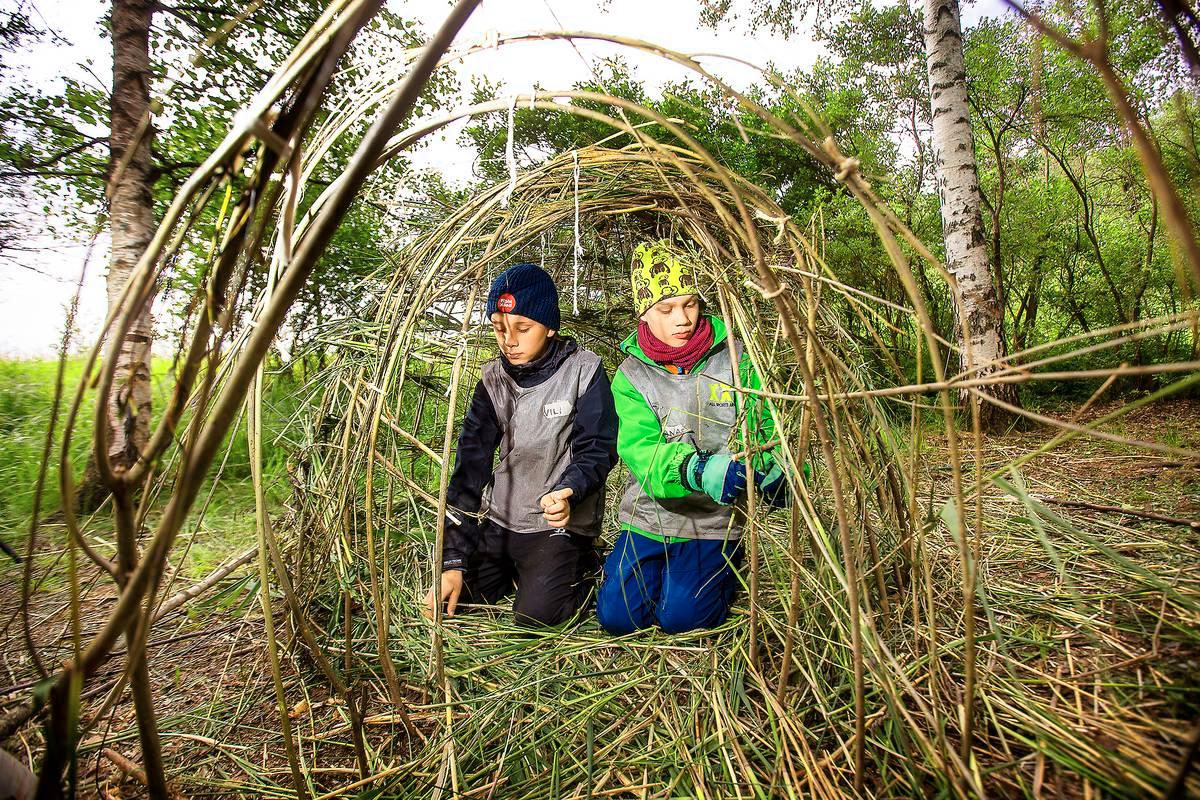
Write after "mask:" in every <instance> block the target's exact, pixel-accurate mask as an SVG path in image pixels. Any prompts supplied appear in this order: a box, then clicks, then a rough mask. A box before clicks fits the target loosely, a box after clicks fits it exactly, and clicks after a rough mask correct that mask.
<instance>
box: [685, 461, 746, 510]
mask: <svg viewBox="0 0 1200 800" xmlns="http://www.w3.org/2000/svg"><path fill="white" fill-rule="evenodd" d="M683 474H684V476H685V478H686V480H687V483H688V487H689V488H690V489H691V490H692V491H694V492H704V493H705V494H706V495H708V496H709V497H711V498H712V499H713V501H714V502H716V503H720V504H721V505H723V506H727V505H729V504H730V503H732V502H733V501H734V500H736V499H737V496H738V495H739V494H741V493H742V492H743V491H745V489H746V465H745V464H743V463H742V462H740V461H734V460H733V457H732V456H730V455H729V454H728V453H716V454H715V455H704V454H701V453H695V454H693V455H691V456H688V460H687V462H685V464H684V470H683Z"/></svg>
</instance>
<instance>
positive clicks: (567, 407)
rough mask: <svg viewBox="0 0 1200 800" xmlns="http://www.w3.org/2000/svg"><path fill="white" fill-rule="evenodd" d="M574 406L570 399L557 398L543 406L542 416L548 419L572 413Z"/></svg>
mask: <svg viewBox="0 0 1200 800" xmlns="http://www.w3.org/2000/svg"><path fill="white" fill-rule="evenodd" d="M573 408H574V406H572V405H571V401H570V400H556V401H555V402H553V403H546V405H544V406H542V416H543V417H545V418H546V419H558V418H559V417H565V416H567V415H568V414H570V413H571V411H572V409H573Z"/></svg>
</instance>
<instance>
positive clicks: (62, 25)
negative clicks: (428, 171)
mask: <svg viewBox="0 0 1200 800" xmlns="http://www.w3.org/2000/svg"><path fill="white" fill-rule="evenodd" d="M17 2H18V0H0V7H12V6H13V5H14V4H16V3H17ZM738 4H741V5H747V0H735V7H736V6H737V5H738ZM25 5H26V7H30V6H32V9H33V12H34V18H35V20H36V21H38V22H39V23H40V24H41V25H43V26H44V27H48V28H49V29H51V30H52V31H54V32H55V33H56V34H57V35H58V37H61V38H59V39H47V40H44V41H43V42H41V43H39V44H38V45H37V46H36V47H33V48H31V49H30V50H29V51H28V52H25V53H19V54H15V55H14V56H12V57H10V58H9V59H8V63H9V64H12V65H14V66H15V67H16V68H17V69H19V70H21V71H22V76H23V78H24V79H26V80H28V81H29V82H30V83H32V84H34V85H40V86H44V87H47V89H48V90H51V91H52V90H53V87H54V86H55V84H56V83H57V82H58V81H59V79H60V78H59V76H61V75H63V74H69V75H75V76H79V77H82V76H85V75H87V71H86V68H83V67H80V66H78V65H79V64H82V63H83V62H85V61H87V60H89V59H90V60H91V61H92V62H93V64H92V66H91V67H90V70H91V73H92V74H93V75H95V76H98V77H99V78H100V79H101V80H103V81H105V82H107V80H108V79H109V77H110V75H111V66H110V64H111V61H110V55H109V50H108V48H109V44H108V42H107V41H106V40H104V39H103V38H102V37H101V30H100V25H99V21H100V19H101V17H102V15H103V11H104V8H105V6H106V4H105V3H103V2H99V1H98V0H36V2H33V3H28V2H26V3H25ZM449 5H450V4H449V2H448V1H447V0H409V2H400V1H399V0H389V7H390V8H392V9H393V10H394V11H396V12H397V13H399V14H402V15H404V16H406V17H409V18H416V19H418V20H420V22H421V23H422V25H423V27H424V29H425V30H426V32H431V31H432V30H433V29H434V28H435V27H436V26H437V24H438V23H439V22H440V21H441V19H442V18H443V16H444V15H445V13H446V11H447V9H448V8H449ZM999 13H1001V8H1000V3H999V0H983V2H980V3H977V4H974V5H972V6H970V7H967V8H965V9H964V12H963V14H964V23H966V24H970V23H971V22H972V21H973V20H974V19H977V18H978V17H979V16H981V15H983V14H987V15H998V14H999ZM698 17H699V4H698V3H697V2H696V0H609V2H604V1H603V0H601V1H600V2H594V1H593V0H484V2H483V3H482V5H481V7H480V8H479V9H478V10H477V11H476V12H475V14H474V15H473V16H472V18H471V20H470V21H469V22H468V23H467V26H466V27H465V28H464V30H463V32H462V34H461V35H460V39H459V41H461V42H481V41H485V40H486V39H487V37H488V36H489V34H492V35H494V34H495V33H499V34H502V35H503V34H508V33H518V32H523V31H541V30H555V29H559V28H560V27H561V28H564V29H567V30H586V31H597V32H606V33H619V34H622V35H624V36H629V37H634V38H640V39H646V40H648V41H651V42H654V43H656V44H662V45H664V46H666V47H668V48H670V49H674V50H680V51H684V52H690V53H720V54H723V55H729V56H735V57H738V58H741V59H745V60H747V61H750V62H751V63H754V64H758V65H761V66H767V64H768V63H770V64H773V65H774V66H776V67H777V68H779V69H781V70H783V71H787V70H790V69H794V68H797V67H807V66H809V65H811V64H812V63H813V61H814V60H815V59H816V58H817V56H818V55H819V54H820V49H819V48H818V47H817V46H816V45H814V44H813V43H812V41H811V40H810V39H808V38H807V37H804V36H798V37H794V38H793V39H791V40H787V41H785V40H783V39H782V38H779V37H775V36H767V35H764V34H763V33H761V32H760V33H758V34H754V35H751V33H750V32H748V31H746V30H745V29H743V28H741V27H739V26H736V25H730V26H723V27H722V28H721V29H720V30H716V31H714V30H711V29H708V28H704V27H702V26H701V25H700V24H699V18H698ZM39 18H40V19H39ZM560 23H561V25H560ZM64 40H65V41H66V42H69V43H70V44H69V46H66V45H64V44H63V41H64ZM618 53H620V54H622V55H624V56H625V57H626V58H627V60H628V61H629V63H630V65H631V66H632V67H633V68H634V72H635V74H636V76H637V77H638V78H639V79H640V80H642V81H644V82H645V83H646V84H647V85H648V86H649V87H650V88H651V89H652V90H653V89H655V88H657V87H659V86H661V85H662V84H663V83H665V82H667V81H670V80H675V79H678V78H681V77H683V76H684V74H685V73H684V72H683V70H682V69H681V68H679V67H676V66H674V65H673V64H670V63H668V62H665V61H663V60H661V59H656V58H653V57H650V56H645V55H642V54H639V53H635V52H633V51H625V50H618V49H616V48H613V47H611V46H603V45H592V44H581V45H580V46H579V52H576V51H575V50H574V49H573V48H572V47H571V46H570V45H569V44H568V43H566V42H542V43H534V44H524V45H515V46H511V47H505V48H500V49H497V50H490V51H485V52H482V53H480V54H478V55H476V56H473V57H472V58H470V59H468V60H467V61H466V62H464V64H463V65H462V66H460V68H459V73H460V76H461V77H462V78H463V85H464V87H469V85H470V83H469V80H470V78H471V77H472V76H477V75H483V76H487V78H488V79H489V80H491V81H500V82H502V83H503V84H504V85H505V86H506V87H507V88H508V89H509V90H511V91H513V92H525V91H528V89H529V88H530V87H531V86H532V85H533V83H534V82H535V81H536V82H537V83H538V84H539V85H541V86H542V87H544V88H547V89H561V88H569V87H570V86H571V85H572V84H574V83H576V82H578V81H582V80H586V79H588V78H590V76H591V72H590V68H591V67H592V66H594V65H595V64H596V62H597V61H598V60H600V59H602V58H604V57H607V56H611V55H615V54H618ZM706 66H708V67H709V68H710V69H711V71H713V72H714V73H716V74H718V75H720V76H722V77H723V78H724V79H725V80H727V81H728V82H729V83H731V84H733V85H734V86H736V87H739V88H744V87H745V86H747V85H748V84H749V83H750V82H751V81H753V80H754V74H753V73H752V72H751V71H749V70H747V69H745V68H744V67H741V66H738V65H736V64H732V63H730V62H728V61H723V60H720V59H709V60H707V62H706ZM88 80H90V81H92V82H94V80H93V79H92V78H90V77H89V78H88ZM458 130H459V129H458V128H452V129H450V130H449V131H448V132H447V133H445V134H443V135H442V136H441V137H439V138H437V139H435V140H433V141H431V143H430V145H429V146H428V147H427V148H425V149H424V150H423V151H422V152H420V153H418V154H417V155H416V156H415V161H416V163H417V165H418V166H429V167H434V168H437V169H439V170H441V171H442V172H444V173H446V174H447V175H449V176H450V177H451V178H453V179H456V180H465V179H466V178H467V177H468V176H469V175H470V164H471V160H472V158H473V155H474V154H473V153H463V152H462V148H461V147H460V145H459V144H458V143H457V141H456V137H457V131H458ZM34 244H35V245H36V252H34V253H31V254H30V255H28V256H27V257H25V258H24V260H23V264H24V265H25V266H26V267H28V268H22V267H20V266H15V265H12V264H6V263H2V262H0V357H42V356H47V355H50V354H52V353H53V352H54V350H55V348H56V347H57V342H58V340H59V339H60V338H61V335H62V326H63V319H64V309H65V307H66V304H67V303H68V301H69V300H70V298H71V296H72V294H73V293H74V287H75V282H76V280H77V279H78V275H79V271H80V268H81V266H82V264H83V254H84V248H83V247H82V246H81V245H78V244H76V245H71V244H67V243H61V244H57V245H56V244H55V242H53V241H51V240H49V239H46V240H44V241H38V242H36V243H34ZM96 250H97V251H96V254H95V255H94V257H93V258H92V263H91V265H90V266H89V268H88V278H87V280H86V281H85V288H84V293H83V299H82V307H81V310H80V316H79V320H78V327H79V330H80V335H79V337H78V340H79V341H78V342H77V344H76V347H77V348H78V347H79V346H80V345H81V344H90V343H91V341H92V340H93V339H94V337H95V336H96V334H97V332H98V330H99V325H100V322H101V321H102V318H103V315H104V304H105V299H104V280H103V274H104V268H105V263H104V262H105V258H106V250H107V243H106V242H104V241H101V242H100V243H99V244H98V247H97V249H96Z"/></svg>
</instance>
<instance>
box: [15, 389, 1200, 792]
mask: <svg viewBox="0 0 1200 800" xmlns="http://www.w3.org/2000/svg"><path fill="white" fill-rule="evenodd" d="M1115 408H1117V406H1116V405H1103V406H1100V407H1097V408H1094V409H1091V410H1089V411H1088V412H1087V413H1086V414H1085V415H1083V416H1082V417H1081V418H1080V419H1079V420H1078V421H1079V422H1084V423H1086V422H1088V421H1090V420H1094V419H1097V418H1099V417H1101V416H1103V415H1104V414H1107V413H1109V412H1111V411H1113V410H1114V409H1115ZM1105 429H1106V430H1108V431H1110V432H1112V433H1115V434H1117V435H1119V436H1121V437H1124V438H1127V439H1134V440H1141V441H1150V442H1158V443H1163V444H1167V445H1169V446H1171V447H1174V448H1178V449H1181V450H1189V449H1190V450H1193V451H1197V450H1200V400H1176V401H1171V402H1163V403H1158V404H1156V405H1153V406H1147V407H1145V408H1142V409H1139V410H1137V411H1134V412H1132V413H1130V414H1129V415H1127V416H1125V417H1124V418H1123V419H1121V420H1120V421H1118V422H1116V423H1114V424H1111V425H1108V426H1106V428H1105ZM1051 437H1052V433H1051V432H1049V431H1047V429H1045V428H1039V429H1036V430H1025V431H1015V432H1011V433H1008V434H1005V435H1003V436H990V437H987V438H986V440H985V442H984V446H983V455H984V462H985V466H987V467H989V468H991V467H1000V466H1003V465H1004V464H1006V463H1010V462H1013V461H1014V460H1016V459H1018V458H1019V457H1021V456H1023V455H1025V454H1028V453H1031V452H1034V451H1035V450H1037V449H1038V448H1039V447H1041V446H1042V445H1043V444H1045V443H1046V442H1047V441H1048V440H1049V439H1050V438H1051ZM929 446H930V457H929V458H927V459H926V462H927V468H928V469H929V470H930V471H931V473H936V472H937V470H938V469H939V464H938V458H937V457H936V455H937V453H939V452H940V451H941V449H943V448H944V441H942V440H941V438H940V437H938V436H937V435H933V434H931V436H930V440H929ZM964 455H965V457H966V461H967V463H968V464H970V463H971V461H972V458H973V456H972V454H971V453H970V452H969V449H968V452H966V453H965V454H964ZM1023 475H1024V478H1025V480H1026V481H1027V484H1028V488H1029V491H1030V492H1031V493H1034V494H1036V495H1037V496H1038V497H1039V498H1041V499H1043V500H1044V501H1045V502H1047V503H1050V504H1053V505H1054V506H1055V508H1056V509H1057V510H1058V511H1059V512H1060V513H1062V514H1063V515H1066V516H1069V517H1072V518H1080V517H1096V516H1100V517H1106V516H1107V517H1113V518H1120V519H1121V521H1122V523H1123V524H1124V525H1127V526H1130V527H1135V528H1136V527H1137V526H1139V525H1168V526H1169V527H1170V529H1171V530H1172V531H1174V532H1175V534H1176V535H1178V537H1179V541H1180V542H1181V543H1184V542H1186V543H1187V544H1188V545H1190V546H1192V547H1197V546H1200V462H1196V461H1189V460H1187V459H1185V458H1181V457H1179V456H1177V455H1173V454H1171V453H1161V452H1150V451H1146V450H1140V449H1136V448H1133V447H1131V446H1129V445H1127V444H1120V443H1112V442H1106V441H1100V440H1097V439H1094V438H1089V437H1081V438H1079V439H1075V440H1074V441H1072V442H1069V443H1067V444H1065V445H1063V446H1061V447H1059V448H1057V449H1055V450H1054V451H1052V452H1050V453H1047V454H1043V455H1041V456H1039V457H1037V458H1036V459H1034V460H1032V461H1031V462H1030V463H1028V464H1027V465H1025V466H1024V467H1023ZM1074 504H1085V505H1074ZM1088 506H1094V507H1088ZM1100 507H1122V508H1125V509H1126V512H1125V513H1121V512H1118V511H1113V510H1109V508H1100ZM1143 514H1144V515H1157V517H1158V518H1157V519H1151V518H1150V517H1149V516H1139V515H1143ZM1164 518H1166V520H1164ZM1170 520H1176V522H1171V521H1170ZM1188 522H1191V523H1192V524H1191V525H1189V524H1186V523H1188ZM45 533H46V534H47V535H46V538H47V539H53V538H54V534H55V531H53V530H51V529H47V530H46V531H45ZM53 556H54V553H53V552H51V551H50V550H49V549H45V550H44V552H42V553H41V555H40V557H39V561H38V565H39V568H44V567H45V566H46V565H47V564H49V563H50V562H52V561H53ZM249 571H250V572H252V571H253V570H252V567H251V568H250V569H249ZM247 572H248V569H247V568H243V569H242V570H241V571H240V572H238V573H235V576H234V577H232V578H230V579H228V580H227V581H225V582H224V583H223V584H222V587H221V588H218V589H217V590H215V591H214V592H210V593H209V594H208V595H207V596H206V597H205V598H203V599H202V600H201V601H198V602H195V603H192V604H190V606H189V607H186V608H185V609H183V610H180V611H176V612H174V613H172V614H170V615H168V616H167V617H166V618H165V619H163V620H162V621H160V622H159V623H158V625H157V626H156V628H155V630H154V633H153V634H152V636H151V639H150V642H149V664H150V671H151V677H152V684H153V687H154V695H155V699H156V702H157V711H158V719H159V727H160V730H161V732H162V741H163V753H164V757H165V760H166V762H167V764H168V765H169V769H170V774H171V779H172V781H173V782H174V785H175V786H177V787H178V788H179V790H180V792H181V793H182V794H184V795H186V796H189V797H209V796H212V797H216V796H225V797H228V796H233V795H240V796H263V794H262V790H261V789H255V788H252V787H255V786H260V785H261V781H262V780H263V779H264V778H266V779H270V780H271V781H278V782H279V783H280V784H283V785H288V784H289V783H290V778H289V777H288V774H289V773H288V769H287V762H286V760H285V759H284V757H283V754H282V751H281V749H280V748H278V747H277V746H276V743H277V742H278V717H277V713H278V712H277V710H276V708H275V705H274V692H273V689H272V688H271V686H272V685H271V679H270V674H269V671H268V668H267V660H266V657H265V652H264V649H265V644H264V639H263V629H262V624H261V612H260V609H259V607H258V605H257V603H256V602H252V601H251V596H250V593H249V589H250V588H252V587H248V586H247V585H246V582H245V576H246V574H247ZM61 574H62V570H61V567H60V566H58V567H55V576H56V577H53V578H52V579H50V580H47V581H46V582H45V584H44V585H43V586H42V587H41V589H40V590H39V591H36V592H35V593H34V594H33V596H32V597H31V600H30V602H29V604H28V608H27V611H28V616H29V620H30V630H31V633H32V636H33V639H34V642H35V644H36V645H37V647H38V649H39V652H40V653H41V654H42V659H43V662H44V664H43V665H44V666H45V667H46V668H48V669H53V668H54V667H55V666H56V665H57V664H59V663H61V661H62V660H63V659H65V658H67V657H69V655H70V646H69V625H68V621H69V615H68V605H67V593H66V592H65V581H64V580H63V579H62V578H61V577H57V576H58V575H61ZM20 576H21V568H20V567H18V566H16V565H14V564H12V563H10V562H8V561H7V560H6V561H5V563H4V564H3V566H0V653H2V656H0V666H2V667H3V674H0V715H3V714H7V713H11V712H13V711H14V710H15V709H17V708H18V707H20V706H21V705H22V704H24V703H26V702H28V700H29V698H30V697H31V693H32V691H33V687H34V685H35V684H36V682H37V677H38V676H37V672H36V669H35V667H34V665H33V664H32V662H31V661H30V659H29V656H28V654H27V650H26V646H25V643H24V641H23V634H22V613H21V612H22V609H21V604H22V600H21V589H20V587H21V580H20ZM84 580H85V581H87V582H90V583H92V584H93V585H92V588H91V590H90V591H88V592H87V593H86V601H85V605H84V607H83V609H82V621H83V639H84V640H85V641H86V639H87V638H88V636H89V634H90V632H92V631H94V630H96V629H97V628H98V627H99V625H100V624H101V623H102V621H103V620H104V618H105V615H106V613H107V611H108V610H109V609H110V608H111V605H112V603H113V601H114V594H113V591H112V589H111V588H110V586H111V585H110V583H109V582H108V581H107V580H106V579H99V578H98V576H97V575H96V574H95V573H94V572H90V573H89V572H87V571H84ZM237 581H242V583H240V584H239V583H237ZM178 588H180V587H178V586H176V587H175V589H178ZM277 610H278V609H277ZM278 621H279V627H280V630H281V631H282V638H283V639H284V640H285V641H286V640H289V636H288V633H289V631H288V628H287V625H286V622H285V620H284V619H283V615H282V614H280V615H279V616H278ZM120 650H121V651H123V648H120ZM285 658H287V659H290V660H291V662H292V664H293V666H295V667H296V668H298V669H299V670H301V671H306V672H308V673H310V674H315V671H314V670H313V669H312V665H311V664H310V663H309V662H308V660H307V659H306V658H305V657H303V656H302V655H300V654H299V653H298V652H297V651H296V650H295V649H292V650H289V651H288V652H287V653H285ZM123 668H124V660H123V658H121V657H120V655H119V654H118V655H117V656H115V657H113V658H110V659H109V660H108V662H107V663H106V664H105V665H104V666H103V667H101V669H100V670H99V672H98V673H97V674H96V675H95V676H94V677H93V678H92V679H91V680H90V681H89V682H88V684H87V686H86V687H85V691H84V697H85V710H84V715H83V722H84V725H85V726H86V730H85V733H84V734H83V737H82V745H81V748H80V752H81V762H80V765H79V795H80V796H83V797H104V798H118V797H136V796H140V795H141V794H143V791H144V790H143V787H142V785H141V784H140V783H139V782H138V780H137V778H136V776H133V775H130V774H128V773H127V772H125V771H123V770H122V768H121V767H120V766H119V765H118V763H117V762H118V761H120V760H122V759H121V758H119V757H120V756H123V757H124V759H127V760H128V761H129V762H133V763H134V764H136V763H137V762H139V761H140V752H139V747H138V743H137V731H136V725H135V722H134V715H133V707H132V703H131V702H130V700H129V698H128V694H127V693H122V694H121V695H120V697H119V698H118V699H117V700H116V703H115V705H114V706H113V708H112V711H111V713H110V714H107V715H105V716H103V717H100V718H98V717H97V716H96V714H97V710H98V709H99V708H100V707H101V705H102V704H103V702H104V699H105V698H106V696H107V695H108V694H109V693H110V692H111V690H112V689H113V688H114V687H115V686H117V684H118V681H119V679H120V676H121V674H122V672H123ZM1180 668H1185V665H1183V664H1181V665H1180ZM292 672H293V674H294V673H295V670H292ZM321 683H322V682H321V681H320V680H317V679H313V680H311V681H310V682H309V685H310V686H319V685H321ZM289 696H290V697H292V698H297V697H304V698H305V699H303V700H302V701H300V702H299V703H297V704H295V705H294V706H293V708H292V713H291V716H292V718H293V720H294V723H295V724H296V725H298V726H301V727H302V728H303V729H305V730H306V731H307V732H308V733H309V734H311V735H312V737H313V738H314V739H325V740H329V741H331V742H334V740H336V743H332V744H330V746H329V747H328V748H326V749H324V750H322V752H320V753H316V752H312V753H306V754H305V758H306V761H307V764H308V766H309V767H310V768H311V770H312V773H313V774H314V776H315V780H316V782H317V784H318V786H320V787H325V788H327V789H329V790H333V789H335V788H336V787H341V786H345V785H346V784H348V783H351V782H353V780H354V779H355V777H356V775H357V773H356V770H355V769H354V768H353V764H354V762H353V753H352V751H350V750H349V748H348V747H346V746H345V742H346V741H347V740H348V736H346V735H345V731H346V730H347V728H348V716H347V713H346V709H345V706H344V705H343V704H342V703H341V702H340V700H338V699H336V698H335V699H330V698H329V697H328V696H327V695H326V694H325V693H324V691H322V690H315V692H314V693H313V694H310V695H307V696H306V695H305V694H304V689H303V687H301V686H299V685H297V684H295V683H291V684H290V686H289ZM413 696H414V698H415V699H417V700H418V701H419V699H420V694H419V691H418V689H417V688H413ZM362 701H363V704H364V712H365V714H366V715H367V716H368V717H370V716H372V715H383V716H380V717H377V718H376V719H375V720H374V723H375V724H374V726H373V727H372V731H373V732H377V733H378V737H384V738H386V737H392V738H393V740H394V738H395V737H397V736H401V735H402V734H401V733H397V730H396V728H397V726H395V725H394V720H393V719H392V717H391V715H390V714H389V713H388V711H389V709H390V704H389V703H388V702H387V700H386V698H384V697H381V696H364V697H363V698H362ZM433 716H434V712H433V711H430V710H422V709H421V708H420V707H419V705H418V707H417V710H416V722H417V724H418V727H421V726H423V725H426V724H427V723H429V722H430V721H431V720H432V718H433ZM40 743H41V729H40V726H39V725H38V724H36V722H34V723H30V724H28V725H26V726H25V727H23V728H22V729H21V730H20V731H19V732H18V733H17V734H16V735H14V736H12V737H11V738H10V739H8V740H7V741H6V742H5V743H4V744H3V746H4V748H5V749H7V750H8V751H9V752H10V753H12V754H13V755H15V756H16V757H17V758H19V759H21V760H23V761H25V762H26V763H27V764H28V763H36V762H37V760H38V753H39V749H40V746H41V744H40ZM373 743H374V744H375V746H382V743H383V739H382V738H379V739H378V740H376V739H373ZM388 746H391V745H390V744H389V745H388ZM107 750H111V751H115V753H116V754H117V755H118V758H116V759H114V758H112V757H110V756H109V755H106V751H107ZM126 766H128V764H126Z"/></svg>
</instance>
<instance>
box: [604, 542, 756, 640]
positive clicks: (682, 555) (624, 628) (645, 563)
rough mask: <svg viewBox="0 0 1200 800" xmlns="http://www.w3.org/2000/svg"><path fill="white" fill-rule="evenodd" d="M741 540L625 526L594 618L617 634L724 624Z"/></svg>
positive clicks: (607, 562)
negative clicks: (666, 536) (654, 534)
mask: <svg viewBox="0 0 1200 800" xmlns="http://www.w3.org/2000/svg"><path fill="white" fill-rule="evenodd" d="M741 560H742V546H741V542H737V541H734V542H729V541H708V540H703V539H696V540H688V541H686V542H674V543H669V542H660V541H659V540H657V539H651V538H649V537H648V536H642V535H641V534H639V533H633V532H632V531H627V530H623V531H621V534H620V536H618V537H617V541H616V543H615V544H614V545H613V549H612V552H611V553H609V554H608V558H607V559H606V560H605V562H604V582H603V583H601V584H600V591H599V593H598V594H597V596H596V618H597V619H598V620H599V621H600V624H601V625H602V626H603V627H604V629H605V630H606V631H608V632H609V633H613V634H617V635H620V634H625V633H632V632H633V631H636V630H641V629H643V628H649V627H650V626H652V625H654V624H655V623H657V624H658V626H659V627H661V628H662V629H663V630H664V631H666V632H667V633H682V632H683V631H690V630H695V629H697V628H712V627H715V626H717V625H720V624H721V622H722V621H723V620H724V619H725V617H726V616H727V615H728V614H729V604H730V602H731V601H732V600H733V593H734V590H735V589H736V588H737V566H738V564H739V563H741Z"/></svg>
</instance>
